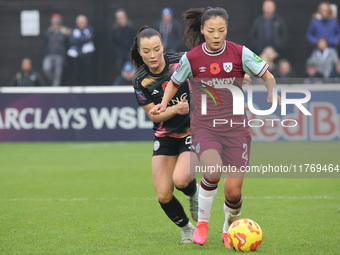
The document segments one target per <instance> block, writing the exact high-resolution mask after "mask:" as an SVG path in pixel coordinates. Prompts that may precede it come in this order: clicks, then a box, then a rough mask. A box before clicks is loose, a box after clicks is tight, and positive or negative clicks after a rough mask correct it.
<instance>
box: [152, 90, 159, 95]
mask: <svg viewBox="0 0 340 255" xmlns="http://www.w3.org/2000/svg"><path fill="white" fill-rule="evenodd" d="M158 93H159V91H158V90H157V89H154V90H153V91H152V93H151V95H152V96H153V95H156V94H158Z"/></svg>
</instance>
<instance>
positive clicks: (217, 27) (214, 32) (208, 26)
mask: <svg viewBox="0 0 340 255" xmlns="http://www.w3.org/2000/svg"><path fill="white" fill-rule="evenodd" d="M201 33H202V34H203V35H204V38H205V41H206V43H207V48H208V50H211V51H215V50H219V49H220V48H222V46H223V43H224V40H225V38H226V36H227V23H226V21H225V19H223V18H222V17H220V16H216V17H211V18H210V19H207V20H206V21H205V22H204V25H203V27H201Z"/></svg>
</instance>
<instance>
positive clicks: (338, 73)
mask: <svg viewBox="0 0 340 255" xmlns="http://www.w3.org/2000/svg"><path fill="white" fill-rule="evenodd" d="M329 77H330V78H331V81H332V82H334V83H340V60H338V62H337V63H336V66H335V67H334V68H333V70H332V72H331V74H330V76H329Z"/></svg>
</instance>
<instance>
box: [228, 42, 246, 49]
mask: <svg viewBox="0 0 340 255" xmlns="http://www.w3.org/2000/svg"><path fill="white" fill-rule="evenodd" d="M226 47H227V48H228V47H229V48H234V49H236V50H238V51H242V50H243V47H244V45H241V44H237V43H234V42H231V41H226Z"/></svg>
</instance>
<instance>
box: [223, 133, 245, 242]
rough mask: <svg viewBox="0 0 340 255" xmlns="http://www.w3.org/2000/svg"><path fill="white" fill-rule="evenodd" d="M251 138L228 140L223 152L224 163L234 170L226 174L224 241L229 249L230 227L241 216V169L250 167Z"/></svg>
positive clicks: (242, 174)
mask: <svg viewBox="0 0 340 255" xmlns="http://www.w3.org/2000/svg"><path fill="white" fill-rule="evenodd" d="M250 142H251V138H250V137H240V138H228V140H227V142H226V146H227V147H226V148H225V149H223V151H222V157H223V162H224V164H225V165H229V166H231V167H232V169H231V170H230V171H229V172H228V173H226V175H225V177H226V178H225V179H224V196H225V201H224V205H223V208H224V214H225V221H224V225H223V241H224V244H225V247H227V248H229V247H230V246H229V244H228V241H227V238H226V233H227V232H228V229H229V226H230V225H231V224H232V223H233V222H234V221H235V220H237V219H239V218H240V216H241V208H242V185H243V176H244V173H243V172H242V171H241V169H240V168H241V167H243V166H248V165H249V156H250V154H249V150H250Z"/></svg>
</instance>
